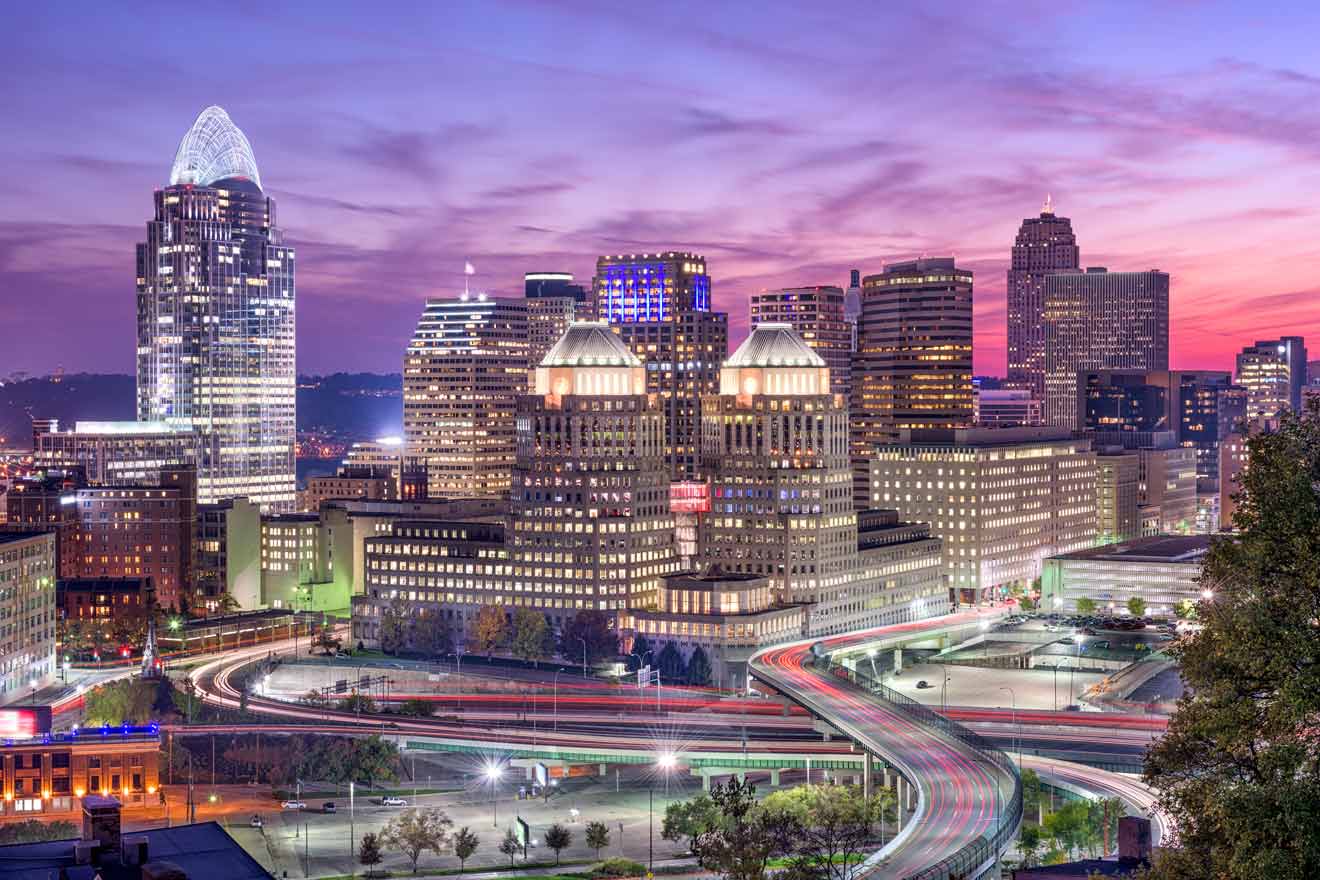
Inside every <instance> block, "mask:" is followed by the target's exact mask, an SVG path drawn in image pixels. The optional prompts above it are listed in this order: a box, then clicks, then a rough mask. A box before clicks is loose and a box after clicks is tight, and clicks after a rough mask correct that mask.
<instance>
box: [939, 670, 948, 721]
mask: <svg viewBox="0 0 1320 880" xmlns="http://www.w3.org/2000/svg"><path fill="white" fill-rule="evenodd" d="M949 678H950V676H949V667H948V666H945V667H944V683H943V684H941V685H940V711H941V712H948V711H949Z"/></svg>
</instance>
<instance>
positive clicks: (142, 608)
mask: <svg viewBox="0 0 1320 880" xmlns="http://www.w3.org/2000/svg"><path fill="white" fill-rule="evenodd" d="M155 601H156V590H155V586H154V585H153V584H152V580H151V578H150V577H136V578H76V579H74V580H62V581H58V582H56V584H55V604H56V607H57V608H58V610H59V616H60V620H63V621H66V622H75V621H76V622H78V623H82V624H95V625H98V626H104V627H109V626H110V625H111V624H112V622H113V621H115V620H117V619H118V620H123V619H126V618H130V617H136V618H140V619H145V618H146V616H147V614H148V613H149V612H150V610H151V608H152V605H153V604H154V603H155Z"/></svg>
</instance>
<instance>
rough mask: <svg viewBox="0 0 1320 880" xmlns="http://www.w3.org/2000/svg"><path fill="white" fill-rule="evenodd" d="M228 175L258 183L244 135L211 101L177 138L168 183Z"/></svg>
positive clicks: (210, 181) (212, 180)
mask: <svg viewBox="0 0 1320 880" xmlns="http://www.w3.org/2000/svg"><path fill="white" fill-rule="evenodd" d="M231 178H237V179H239V180H250V181H251V182H252V183H253V184H255V185H256V186H257V187H258V188H260V187H261V174H260V172H258V171H257V158H256V156H254V155H253V154H252V145H251V144H250V143H248V139H247V136H246V135H244V134H243V132H242V131H241V130H240V129H239V127H238V126H237V125H235V124H234V122H233V120H231V119H230V118H229V114H228V113H226V112H225V111H224V109H223V108H221V107H217V106H215V105H214V104H212V105H211V106H210V107H207V108H206V109H205V110H203V111H202V112H201V113H199V114H198V115H197V119H196V120H195V121H194V122H193V124H192V128H190V129H188V133H187V134H185V135H184V136H183V140H181V141H180V142H179V149H178V151H177V152H175V154H174V164H173V166H172V167H171V168H170V186H175V185H177V184H181V183H182V184H187V183H191V184H194V185H196V186H210V185H211V184H213V183H215V182H216V181H220V180H228V179H231Z"/></svg>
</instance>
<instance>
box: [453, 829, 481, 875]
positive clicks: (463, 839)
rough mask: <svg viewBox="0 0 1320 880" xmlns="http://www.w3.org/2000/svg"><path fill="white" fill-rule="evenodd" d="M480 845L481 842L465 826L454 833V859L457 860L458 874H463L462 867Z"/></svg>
mask: <svg viewBox="0 0 1320 880" xmlns="http://www.w3.org/2000/svg"><path fill="white" fill-rule="evenodd" d="M480 844H481V840H480V839H479V838H478V837H477V835H476V834H475V833H473V831H472V829H471V828H469V827H467V826H466V825H464V826H463V827H462V828H460V829H458V830H457V831H455V832H454V858H456V859H458V873H460V874H462V873H463V866H464V865H465V864H467V860H468V859H470V858H472V854H473V853H475V852H476V851H477V847H478V846H479V845H480Z"/></svg>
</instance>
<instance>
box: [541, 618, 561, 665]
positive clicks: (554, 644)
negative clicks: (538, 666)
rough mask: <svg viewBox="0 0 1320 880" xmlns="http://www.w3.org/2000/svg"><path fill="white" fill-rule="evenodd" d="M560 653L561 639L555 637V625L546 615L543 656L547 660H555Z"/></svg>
mask: <svg viewBox="0 0 1320 880" xmlns="http://www.w3.org/2000/svg"><path fill="white" fill-rule="evenodd" d="M558 651H559V637H558V636H556V635H555V625H554V623H553V622H552V621H551V620H550V615H548V614H547V615H545V631H544V632H543V633H541V656H542V657H544V658H545V659H547V660H552V659H554V656H555V654H556V653H558Z"/></svg>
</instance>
